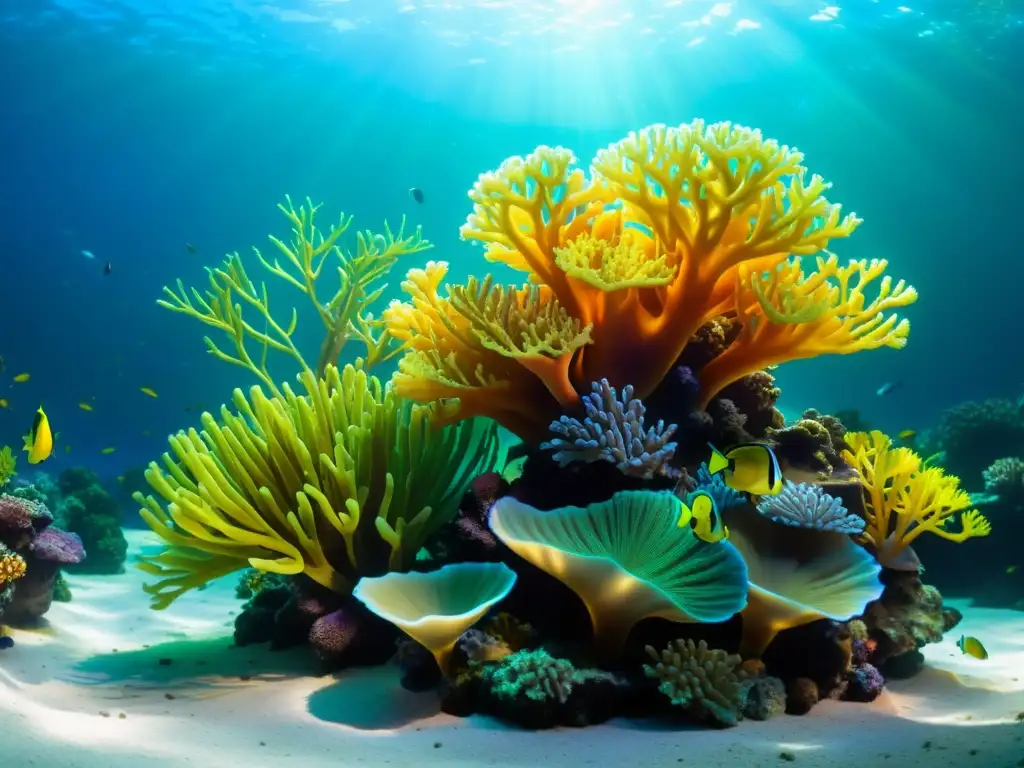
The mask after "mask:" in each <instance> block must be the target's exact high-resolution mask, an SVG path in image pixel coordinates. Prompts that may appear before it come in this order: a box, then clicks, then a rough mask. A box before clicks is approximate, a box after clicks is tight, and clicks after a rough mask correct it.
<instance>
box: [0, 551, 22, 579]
mask: <svg viewBox="0 0 1024 768" xmlns="http://www.w3.org/2000/svg"><path fill="white" fill-rule="evenodd" d="M24 575H25V559H24V558H23V557H22V556H21V555H19V554H16V553H14V552H9V553H7V554H5V555H3V556H0V587H2V586H4V585H5V584H8V583H10V582H12V581H17V580H18V579H20V578H21V577H22V576H24Z"/></svg>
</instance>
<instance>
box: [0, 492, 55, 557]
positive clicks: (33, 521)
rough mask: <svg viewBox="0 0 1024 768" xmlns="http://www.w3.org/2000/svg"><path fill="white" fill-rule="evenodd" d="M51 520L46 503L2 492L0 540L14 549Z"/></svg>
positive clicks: (0, 502)
mask: <svg viewBox="0 0 1024 768" xmlns="http://www.w3.org/2000/svg"><path fill="white" fill-rule="evenodd" d="M52 522H53V516H52V515H51V514H50V511H49V510H48V509H47V508H46V505H44V504H42V503H40V502H38V501H31V500H29V499H22V498H19V497H17V496H9V495H7V494H4V495H2V496H0V540H2V541H6V542H7V543H8V544H9V545H12V546H13V547H14V548H15V549H19V548H20V547H21V546H24V544H25V543H27V539H30V538H31V537H32V535H33V532H35V531H41V530H43V529H44V528H46V527H47V526H48V525H49V524H50V523H52Z"/></svg>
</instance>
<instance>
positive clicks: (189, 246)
mask: <svg viewBox="0 0 1024 768" xmlns="http://www.w3.org/2000/svg"><path fill="white" fill-rule="evenodd" d="M185 250H186V251H188V252H189V253H195V252H196V247H195V246H194V245H192V243H185Z"/></svg>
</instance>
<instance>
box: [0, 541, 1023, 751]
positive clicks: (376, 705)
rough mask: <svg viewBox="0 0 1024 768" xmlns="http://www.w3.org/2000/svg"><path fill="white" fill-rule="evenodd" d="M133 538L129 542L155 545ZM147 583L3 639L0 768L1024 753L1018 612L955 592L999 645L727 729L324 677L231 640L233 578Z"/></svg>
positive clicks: (57, 613) (102, 580) (950, 654)
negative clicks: (151, 600) (554, 724)
mask: <svg viewBox="0 0 1024 768" xmlns="http://www.w3.org/2000/svg"><path fill="white" fill-rule="evenodd" d="M129 535H130V539H131V544H132V550H131V551H132V553H134V554H137V553H138V552H139V551H140V549H141V548H143V547H145V546H152V544H153V541H152V538H151V537H149V536H148V535H146V534H142V533H138V532H131V533H130V534H129ZM143 578H144V575H143V574H141V573H139V572H138V571H135V570H134V569H132V570H131V571H130V572H129V574H127V575H126V576H123V577H73V578H71V579H70V580H69V581H70V583H71V587H72V590H73V592H74V601H73V602H71V603H67V604H54V606H53V608H52V609H51V611H50V613H49V614H48V618H49V620H50V625H51V628H50V629H48V630H46V631H42V632H24V631H14V632H13V633H12V634H13V636H14V638H15V640H16V642H17V645H16V646H15V647H14V648H12V649H10V650H7V651H2V652H0V766H3V768H7V767H8V766H15V767H17V768H21V767H22V766H37V767H38V768H70V767H72V766H74V767H75V768H78V767H81V768H122V766H123V767H125V768H142V767H143V766H145V768H158V767H163V766H201V767H202V768H263V767H264V766H268V767H269V766H275V767H276V766H281V765H284V766H291V765H295V766H302V768H317V767H318V766H331V768H339V767H340V766H344V767H346V768H347V767H348V766H358V765H364V766H383V765H390V766H417V768H418V767H419V766H433V765H442V764H443V765H445V766H466V767H469V766H532V767H533V768H537V767H538V766H556V765H557V766H582V765H594V766H601V768H609V767H612V766H638V767H641V766H642V767H643V768H658V767H659V766H666V768H667V767H668V766H678V765H680V764H681V765H691V766H698V765H699V766H701V767H702V768H717V767H718V766H723V767H724V766H729V768H756V767H757V766H778V765H787V764H789V763H788V762H786V761H783V760H782V759H781V758H780V757H779V755H780V752H788V753H791V754H793V755H794V756H795V758H796V759H795V761H794V763H793V764H794V765H796V766H798V768H799V767H802V766H853V765H855V764H857V765H862V766H863V765H869V766H893V767H894V768H913V767H914V766H927V768H941V767H942V766H951V767H952V766H956V767H957V768H959V767H960V766H978V768H1004V767H1005V768H1010V766H1016V765H1018V764H1024V763H1018V761H1021V760H1024V724H1017V723H1016V722H1015V718H1016V716H1017V714H1018V713H1019V712H1021V711H1024V614H1021V613H1014V612H1009V611H995V610H984V609H973V608H970V607H969V606H967V605H960V606H959V607H960V608H961V609H962V610H963V611H964V614H965V616H966V618H965V620H964V623H963V626H962V629H963V631H964V632H966V633H968V634H975V635H977V636H978V637H980V638H982V639H983V640H984V641H985V643H986V644H987V646H988V649H989V652H990V654H991V658H990V659H989V660H988V661H985V662H981V661H976V660H974V659H971V658H969V657H965V656H962V655H961V654H960V652H959V651H958V650H957V649H956V648H955V646H954V641H955V638H952V637H951V638H949V639H947V641H946V642H944V643H942V644H941V645H937V646H929V647H928V649H927V656H928V661H929V664H930V668H929V669H928V670H926V671H925V672H924V673H922V674H921V675H919V676H918V677H916V678H914V679H913V680H910V681H905V682H897V683H893V684H892V686H891V690H890V691H889V692H887V693H886V694H885V695H884V696H883V697H882V698H880V699H879V700H878V701H876V702H875V703H874V704H870V705H862V704H848V703H838V702H826V703H823V704H820V705H819V706H818V707H816V708H815V709H814V710H813V712H812V713H811V714H810V715H808V716H806V717H787V716H782V717H778V718H775V719H774V720H771V721H768V722H766V723H757V722H749V721H748V722H743V723H741V724H740V725H739V727H737V728H734V729H731V730H728V731H706V730H696V729H686V730H675V729H673V728H669V727H668V726H666V725H664V724H652V723H644V722H638V723H634V722H629V721H616V722H614V723H611V724H607V725H604V726H599V727H594V728H588V729H586V730H571V729H564V730H557V731H551V732H542V733H528V732H521V731H517V730H512V729H509V728H506V727H503V726H501V725H500V724H498V723H495V722H493V721H491V720H488V719H484V718H472V719H465V720H464V719H458V718H453V717H449V716H447V715H443V714H439V713H438V709H437V699H436V696H435V695H434V694H432V693H426V694H411V693H408V692H406V691H404V690H402V689H401V688H400V687H399V686H398V682H397V679H396V675H395V671H394V670H393V668H391V667H384V668H380V669H375V670H368V671H358V672H353V673H346V674H344V675H342V676H341V677H340V678H338V679H335V678H317V677H313V676H309V674H308V673H309V672H310V670H311V665H310V663H309V660H308V654H307V653H306V652H304V651H294V652H284V653H269V652H268V651H266V650H265V649H264V648H262V647H255V648H241V649H231V648H230V647H229V646H230V644H231V627H232V622H233V619H234V616H235V615H236V614H237V612H238V610H239V607H240V602H239V601H237V600H236V599H235V598H234V596H233V590H234V580H233V579H228V580H225V581H222V582H220V583H218V584H215V585H213V586H211V587H210V588H209V589H207V590H205V591H202V592H197V593H192V594H189V595H188V596H186V597H185V598H182V599H181V600H179V601H178V602H177V603H176V604H175V605H174V606H172V607H171V608H170V609H168V610H166V611H163V612H155V611H151V610H150V609H149V608H148V601H147V596H146V595H145V594H144V593H143V592H142V590H141V588H140V583H141V582H142V580H143ZM957 632H958V633H959V630H957ZM147 645H148V646H149V647H148V648H147V647H146V646H147ZM115 649H116V651H117V652H116V653H115ZM161 658H169V659H171V660H172V662H171V664H170V665H168V666H163V665H160V664H159V660H160V659H161ZM926 742H930V746H927V747H926V746H925V744H926ZM971 750H976V753H975V754H971Z"/></svg>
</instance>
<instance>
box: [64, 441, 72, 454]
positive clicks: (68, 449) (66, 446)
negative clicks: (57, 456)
mask: <svg viewBox="0 0 1024 768" xmlns="http://www.w3.org/2000/svg"><path fill="white" fill-rule="evenodd" d="M64 453H71V443H64Z"/></svg>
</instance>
